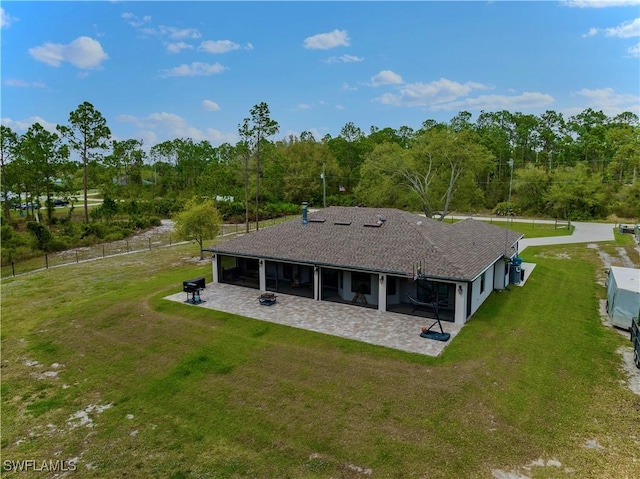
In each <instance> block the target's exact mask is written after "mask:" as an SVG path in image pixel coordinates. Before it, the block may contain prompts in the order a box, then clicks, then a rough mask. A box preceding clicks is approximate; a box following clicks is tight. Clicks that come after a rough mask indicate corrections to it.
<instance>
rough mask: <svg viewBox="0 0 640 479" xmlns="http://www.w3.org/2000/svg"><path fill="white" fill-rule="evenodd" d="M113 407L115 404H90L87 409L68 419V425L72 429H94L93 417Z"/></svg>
mask: <svg viewBox="0 0 640 479" xmlns="http://www.w3.org/2000/svg"><path fill="white" fill-rule="evenodd" d="M111 407H113V404H104V405H99V404H89V405H88V406H87V407H86V408H84V409H81V410H80V411H77V412H75V413H73V414H72V415H71V416H69V419H67V425H68V426H69V427H70V428H71V429H75V428H77V427H82V426H84V427H93V417H92V416H96V415H98V414H100V413H102V412H104V411H106V410H107V409H109V408H111Z"/></svg>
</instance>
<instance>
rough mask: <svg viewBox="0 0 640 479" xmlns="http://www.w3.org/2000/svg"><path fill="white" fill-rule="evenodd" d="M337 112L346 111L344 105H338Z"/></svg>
mask: <svg viewBox="0 0 640 479" xmlns="http://www.w3.org/2000/svg"><path fill="white" fill-rule="evenodd" d="M336 110H346V108H345V107H344V106H342V105H336Z"/></svg>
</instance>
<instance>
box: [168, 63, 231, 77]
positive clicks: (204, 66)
mask: <svg viewBox="0 0 640 479" xmlns="http://www.w3.org/2000/svg"><path fill="white" fill-rule="evenodd" d="M225 70H227V67H225V66H223V65H221V64H220V63H218V62H216V63H203V62H193V63H191V65H187V64H183V65H180V66H178V67H175V68H171V69H168V70H162V75H160V76H161V77H163V78H166V77H194V76H209V75H215V74H218V73H222V72H223V71H225Z"/></svg>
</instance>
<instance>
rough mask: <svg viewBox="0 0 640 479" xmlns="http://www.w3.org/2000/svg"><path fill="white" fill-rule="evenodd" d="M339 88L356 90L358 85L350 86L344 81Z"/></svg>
mask: <svg viewBox="0 0 640 479" xmlns="http://www.w3.org/2000/svg"><path fill="white" fill-rule="evenodd" d="M340 89H341V90H345V91H358V87H357V86H351V85H349V84H348V83H347V82H344V83H343V84H342V86H341V87H340Z"/></svg>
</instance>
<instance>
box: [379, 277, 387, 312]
mask: <svg viewBox="0 0 640 479" xmlns="http://www.w3.org/2000/svg"><path fill="white" fill-rule="evenodd" d="M386 310H387V277H386V276H385V275H384V274H379V275H378V311H386Z"/></svg>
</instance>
